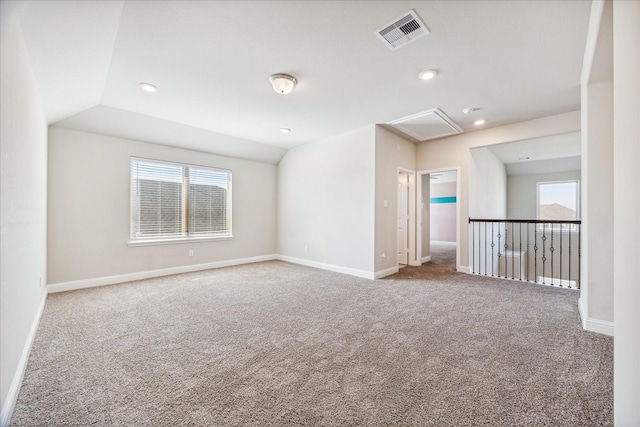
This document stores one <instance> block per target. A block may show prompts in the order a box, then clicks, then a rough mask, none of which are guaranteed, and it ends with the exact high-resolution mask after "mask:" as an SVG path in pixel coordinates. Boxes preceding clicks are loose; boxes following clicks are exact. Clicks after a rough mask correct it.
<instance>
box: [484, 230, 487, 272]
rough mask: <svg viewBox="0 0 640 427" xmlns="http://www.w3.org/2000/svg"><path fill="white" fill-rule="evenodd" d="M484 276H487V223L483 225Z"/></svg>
mask: <svg viewBox="0 0 640 427" xmlns="http://www.w3.org/2000/svg"><path fill="white" fill-rule="evenodd" d="M484 275H485V276H486V275H487V223H486V222H485V223H484Z"/></svg>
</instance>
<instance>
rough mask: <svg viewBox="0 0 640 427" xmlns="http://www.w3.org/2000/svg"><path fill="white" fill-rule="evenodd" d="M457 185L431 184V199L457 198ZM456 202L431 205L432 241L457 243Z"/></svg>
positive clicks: (449, 183)
mask: <svg viewBox="0 0 640 427" xmlns="http://www.w3.org/2000/svg"><path fill="white" fill-rule="evenodd" d="M457 185H458V184H457V183H456V182H455V181H453V182H437V181H435V182H433V181H432V182H431V185H430V197H429V199H433V198H437V197H454V198H455V197H456V189H457ZM428 202H429V201H427V203H428ZM456 205H457V203H456V202H446V203H431V209H430V212H429V216H430V221H429V224H430V226H429V228H430V230H431V236H430V237H431V239H433V240H435V241H441V242H453V243H455V241H456V225H457V224H456V209H457V206H456Z"/></svg>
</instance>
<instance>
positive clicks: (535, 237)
mask: <svg viewBox="0 0 640 427" xmlns="http://www.w3.org/2000/svg"><path fill="white" fill-rule="evenodd" d="M533 227H534V228H533V281H534V282H537V281H538V224H534V225H533Z"/></svg>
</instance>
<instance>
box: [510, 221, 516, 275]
mask: <svg viewBox="0 0 640 427" xmlns="http://www.w3.org/2000/svg"><path fill="white" fill-rule="evenodd" d="M514 246H515V245H514V244H513V223H511V278H512V279H515V274H514V273H515V270H514V269H513V266H514V258H515V257H514V256H513V248H514Z"/></svg>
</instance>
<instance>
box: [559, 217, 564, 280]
mask: <svg viewBox="0 0 640 427" xmlns="http://www.w3.org/2000/svg"><path fill="white" fill-rule="evenodd" d="M562 227H564V224H560V287H562Z"/></svg>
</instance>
